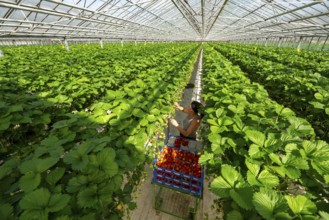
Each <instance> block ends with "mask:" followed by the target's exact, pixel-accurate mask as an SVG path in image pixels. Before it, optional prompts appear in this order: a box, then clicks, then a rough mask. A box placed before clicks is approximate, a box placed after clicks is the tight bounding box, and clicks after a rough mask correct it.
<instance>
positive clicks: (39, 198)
mask: <svg viewBox="0 0 329 220" xmlns="http://www.w3.org/2000/svg"><path fill="white" fill-rule="evenodd" d="M49 199H50V192H49V191H48V189H45V188H41V189H37V190H35V191H33V192H30V193H28V194H26V195H25V196H24V197H23V198H22V199H21V201H20V202H19V206H20V207H21V208H22V209H41V210H43V209H44V208H46V207H47V205H48V201H49Z"/></svg>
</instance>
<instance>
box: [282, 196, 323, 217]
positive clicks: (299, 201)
mask: <svg viewBox="0 0 329 220" xmlns="http://www.w3.org/2000/svg"><path fill="white" fill-rule="evenodd" d="M284 198H285V199H286V200H287V203H288V205H289V208H290V209H291V211H293V213H295V214H296V215H298V214H305V215H314V214H315V212H316V211H317V208H316V205H315V204H314V203H313V202H312V201H311V200H309V199H308V198H307V197H305V196H303V195H297V196H296V197H293V196H289V195H286V196H285V197H284Z"/></svg>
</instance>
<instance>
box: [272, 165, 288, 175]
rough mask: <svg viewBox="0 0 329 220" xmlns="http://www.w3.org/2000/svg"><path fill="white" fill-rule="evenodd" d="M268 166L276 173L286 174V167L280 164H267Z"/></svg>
mask: <svg viewBox="0 0 329 220" xmlns="http://www.w3.org/2000/svg"><path fill="white" fill-rule="evenodd" d="M269 168H270V169H271V170H274V171H275V172H276V173H278V174H279V175H280V176H282V177H285V176H286V169H285V168H284V167H282V166H269Z"/></svg>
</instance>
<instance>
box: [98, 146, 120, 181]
mask: <svg viewBox="0 0 329 220" xmlns="http://www.w3.org/2000/svg"><path fill="white" fill-rule="evenodd" d="M114 158H115V150H113V149H112V148H105V149H103V150H102V151H101V152H99V153H98V154H97V163H98V165H99V168H100V169H101V170H103V171H104V172H105V173H106V174H107V176H108V177H112V176H115V175H116V174H117V173H118V170H119V167H118V165H117V164H116V163H115V161H114Z"/></svg>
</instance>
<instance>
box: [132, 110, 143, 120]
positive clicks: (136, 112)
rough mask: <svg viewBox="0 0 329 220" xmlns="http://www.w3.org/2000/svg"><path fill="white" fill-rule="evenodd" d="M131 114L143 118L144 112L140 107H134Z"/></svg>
mask: <svg viewBox="0 0 329 220" xmlns="http://www.w3.org/2000/svg"><path fill="white" fill-rule="evenodd" d="M132 114H133V116H135V117H138V118H143V117H144V116H145V113H144V111H143V110H142V109H140V108H135V109H134V110H133V112H132Z"/></svg>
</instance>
